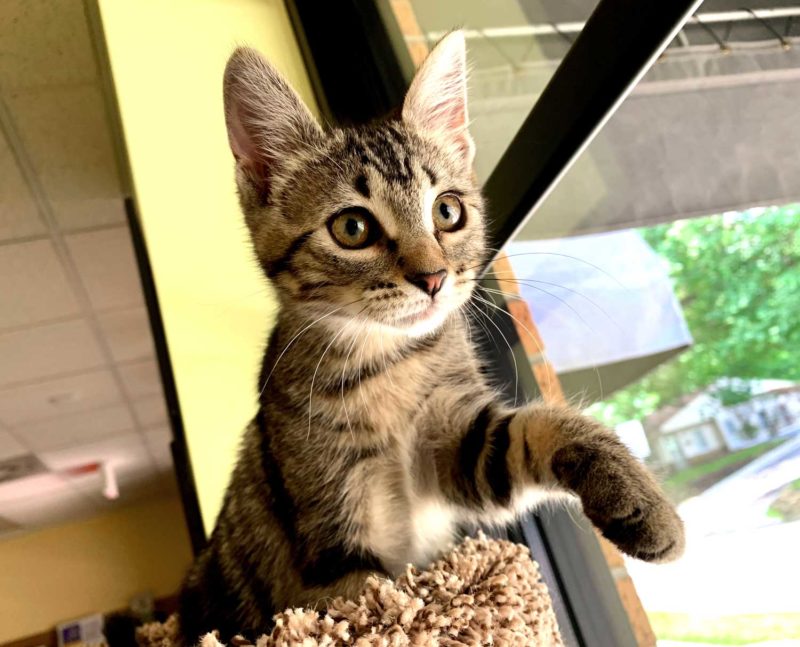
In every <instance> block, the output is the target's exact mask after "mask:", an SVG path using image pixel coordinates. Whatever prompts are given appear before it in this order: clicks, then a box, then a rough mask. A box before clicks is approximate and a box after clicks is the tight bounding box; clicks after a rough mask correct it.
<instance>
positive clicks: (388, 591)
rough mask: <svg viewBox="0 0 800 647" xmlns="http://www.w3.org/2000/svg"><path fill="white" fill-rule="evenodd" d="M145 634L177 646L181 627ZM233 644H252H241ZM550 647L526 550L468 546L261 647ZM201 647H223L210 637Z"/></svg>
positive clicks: (173, 621)
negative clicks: (488, 646)
mask: <svg viewBox="0 0 800 647" xmlns="http://www.w3.org/2000/svg"><path fill="white" fill-rule="evenodd" d="M178 622H179V620H178V619H177V618H176V617H175V616H173V617H172V618H170V619H169V620H168V621H167V622H166V623H164V624H150V625H146V626H144V627H143V628H141V629H140V630H139V632H138V635H137V639H138V642H139V645H140V647H176V642H175V640H174V637H175V636H176V629H177V623H178ZM231 644H232V645H235V646H237V647H243V646H245V645H248V644H249V643H248V641H246V640H244V639H239V638H236V639H234V640H233V641H232V642H231ZM295 645H297V646H302V647H334V646H336V647H338V646H340V645H342V646H344V645H352V646H354V647H406V646H408V647H423V646H425V647H427V646H437V647H466V646H469V647H472V646H477V645H498V646H501V645H502V646H503V647H505V646H511V645H514V646H517V645H518V646H519V647H534V646H535V647H551V646H556V645H558V646H560V645H563V643H562V641H561V636H560V634H559V631H558V625H557V623H556V617H555V613H554V612H553V607H552V604H551V601H550V595H549V594H548V592H547V587H546V586H545V584H544V582H542V579H541V575H540V573H539V567H538V566H537V564H536V563H535V562H534V561H533V560H532V559H531V557H530V553H529V552H528V549H527V548H526V547H525V546H521V545H519V544H513V543H511V542H508V541H500V540H493V539H487V538H485V537H483V536H481V537H479V538H477V539H469V538H468V539H466V540H464V541H463V542H462V543H461V544H460V545H459V546H458V547H457V548H455V549H453V550H452V551H451V552H450V553H448V554H447V555H445V556H444V557H443V558H442V559H440V560H439V561H437V562H435V563H434V564H432V565H431V566H430V567H429V568H428V569H427V570H424V571H418V570H416V569H414V568H412V567H411V566H409V567H408V569H407V570H406V572H405V573H404V574H403V575H402V576H400V577H399V578H397V579H396V580H394V581H392V580H387V579H379V578H377V577H376V578H370V579H369V580H367V583H366V585H365V587H364V592H363V593H362V594H361V595H360V596H359V597H358V599H355V600H344V599H342V598H337V599H335V600H333V601H332V602H331V603H330V605H329V606H328V609H327V613H326V614H324V615H323V614H322V613H318V612H317V611H313V610H309V609H287V610H286V611H284V612H282V613H278V614H276V615H275V627H274V628H273V630H272V632H271V633H270V634H269V635H264V636H262V637H261V638H259V639H258V640H257V641H256V647H290V646H295ZM200 647H221V643H220V642H219V641H218V640H217V638H216V637H215V636H214V634H207V635H206V636H205V637H204V638H203V639H202V641H201V643H200Z"/></svg>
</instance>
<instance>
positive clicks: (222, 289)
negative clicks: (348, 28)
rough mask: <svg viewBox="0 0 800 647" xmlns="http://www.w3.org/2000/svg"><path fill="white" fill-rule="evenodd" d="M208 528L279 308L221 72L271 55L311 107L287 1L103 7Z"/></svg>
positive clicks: (177, 0) (154, 0)
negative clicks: (260, 261) (243, 198)
mask: <svg viewBox="0 0 800 647" xmlns="http://www.w3.org/2000/svg"><path fill="white" fill-rule="evenodd" d="M99 6H100V12H101V17H102V22H103V29H104V32H105V37H106V41H107V46H108V52H109V57H110V60H111V68H112V74H113V78H114V85H115V88H116V92H117V98H118V101H119V105H120V112H121V116H122V123H123V129H124V136H125V142H126V146H127V149H128V157H129V161H130V165H131V168H132V173H133V183H134V189H135V195H136V200H137V204H138V207H139V211H140V215H141V218H142V221H143V226H144V231H145V237H146V240H147V247H148V251H149V255H150V261H151V263H152V266H153V271H154V275H155V281H156V287H157V290H158V297H159V300H160V304H161V310H162V315H163V317H164V324H165V328H166V335H167V342H168V345H169V350H170V356H171V358H172V363H173V369H174V372H175V377H176V382H177V386H178V395H179V398H180V403H181V410H182V414H183V420H184V424H185V427H186V433H187V440H188V446H189V454H190V459H191V462H192V466H193V471H194V476H195V482H196V484H197V489H198V494H199V498H200V504H201V509H202V512H203V520H204V523H205V527H206V530H207V531H210V529H211V527H212V526H213V522H214V518H215V517H216V513H217V511H218V509H219V505H220V503H221V501H222V494H223V490H224V488H225V485H226V483H227V480H228V476H229V473H230V467H231V466H232V463H233V460H234V454H235V450H236V446H237V441H238V438H239V435H240V433H241V430H242V429H243V428H244V426H245V425H246V423H247V421H248V420H249V419H250V418H251V417H252V416H253V414H254V413H255V406H256V405H255V403H256V378H257V372H258V364H259V361H260V357H261V350H262V348H263V344H264V342H265V340H266V333H267V330H268V327H269V325H270V323H271V319H272V312H273V301H272V299H271V297H270V295H269V293H268V290H267V288H266V285H265V281H264V279H262V277H261V275H260V273H259V271H258V270H257V269H256V265H255V262H254V261H253V259H252V257H251V253H250V249H249V243H248V239H247V235H246V230H245V228H244V224H243V220H242V217H241V215H240V213H239V207H238V204H237V201H236V197H235V191H234V181H233V158H232V156H231V154H230V151H229V149H228V144H227V137H226V133H225V125H224V120H223V110H222V95H221V89H222V73H223V69H224V67H225V63H226V61H227V58H228V56H229V55H230V53H231V52H232V50H233V48H234V46H235V45H237V44H248V45H252V46H254V47H257V48H258V49H260V50H261V51H262V52H264V53H265V54H266V55H267V56H268V58H270V60H272V62H273V63H274V64H275V65H276V66H277V67H278V68H279V69H281V70H282V71H283V72H284V74H285V75H286V76H287V77H288V79H289V80H290V81H291V82H292V83H293V84H294V86H295V87H296V88H297V90H298V92H299V93H300V94H301V95H302V96H303V98H304V99H305V100H306V101H307V102H308V103H309V105H311V101H312V93H311V88H310V84H309V82H308V78H307V76H306V72H305V68H304V67H303V63H302V59H301V56H300V52H299V49H298V47H297V43H296V41H295V37H294V33H293V31H292V28H291V25H290V23H289V19H288V16H287V14H286V10H285V7H284V3H283V2H282V1H281V0H216V1H215V0H169V1H168V2H165V1H164V0H99Z"/></svg>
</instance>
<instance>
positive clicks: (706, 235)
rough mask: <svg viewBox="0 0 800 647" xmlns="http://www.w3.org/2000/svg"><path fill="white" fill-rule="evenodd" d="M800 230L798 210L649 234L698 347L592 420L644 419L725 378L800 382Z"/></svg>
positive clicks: (708, 220) (760, 212) (732, 216)
mask: <svg viewBox="0 0 800 647" xmlns="http://www.w3.org/2000/svg"><path fill="white" fill-rule="evenodd" d="M798 229H800V205H797V204H795V205H788V206H784V207H771V208H766V209H751V210H749V211H745V212H741V213H726V214H722V215H717V216H708V217H705V218H696V219H691V220H680V221H677V222H673V223H668V224H664V225H657V226H655V227H650V228H647V229H642V230H641V234H642V236H643V237H644V238H645V240H646V241H647V242H648V243H649V244H650V245H651V246H652V247H653V249H655V251H656V252H657V253H658V254H659V255H661V257H662V258H663V260H664V262H665V264H666V266H667V269H668V271H669V273H670V276H671V277H672V279H673V282H674V289H675V294H676V295H677V297H678V299H679V300H680V303H681V306H682V307H683V311H684V315H685V317H686V322H687V324H688V326H689V330H690V332H691V334H692V337H693V338H694V344H693V345H692V347H691V348H690V349H688V350H687V351H685V352H684V353H682V354H681V355H679V356H678V357H676V358H674V359H673V360H671V361H670V362H668V363H666V364H663V365H661V366H660V367H658V368H657V369H656V370H654V371H653V372H652V373H650V374H649V375H647V376H645V377H644V378H643V379H642V380H640V381H639V382H637V383H636V384H634V385H632V386H629V387H627V388H626V389H624V390H622V391H620V392H618V393H616V394H615V395H614V396H613V397H611V398H610V399H608V400H606V401H605V402H603V403H600V404H597V405H595V407H594V409H593V413H595V415H599V416H600V417H601V418H602V419H604V420H605V421H606V422H608V423H610V424H616V423H619V422H622V421H624V420H631V419H636V418H642V417H644V416H646V415H648V414H649V413H651V412H653V411H655V410H656V409H658V408H659V407H661V406H663V405H665V404H669V403H670V402H672V401H674V400H675V399H677V398H679V397H680V396H681V395H685V394H688V393H691V392H693V391H696V390H698V389H701V388H704V387H707V386H709V385H710V384H712V383H714V382H715V381H716V380H718V379H719V378H721V377H739V378H745V379H752V378H778V379H789V380H800V233H798Z"/></svg>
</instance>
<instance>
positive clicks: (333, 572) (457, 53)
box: [181, 33, 683, 643]
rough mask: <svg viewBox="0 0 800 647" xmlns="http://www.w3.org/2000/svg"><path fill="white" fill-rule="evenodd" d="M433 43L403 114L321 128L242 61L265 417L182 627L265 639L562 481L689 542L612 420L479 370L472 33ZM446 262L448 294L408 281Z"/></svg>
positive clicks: (611, 514) (243, 173)
mask: <svg viewBox="0 0 800 647" xmlns="http://www.w3.org/2000/svg"><path fill="white" fill-rule="evenodd" d="M449 50H453V51H449ZM437 52H438V53H437ZM431 60H432V61H433V62H432V63H430V64H428V63H426V64H425V65H424V66H423V68H422V69H421V71H420V73H419V75H418V77H417V80H416V81H415V84H414V86H412V91H411V93H410V95H409V97H410V98H409V100H408V101H407V105H406V106H405V107H404V110H403V118H402V119H400V120H393V121H385V122H381V123H377V124H373V125H370V126H367V127H364V128H361V129H350V130H335V129H332V130H327V131H323V129H321V128H320V127H319V126H318V125H317V124H316V123H314V122H313V119H312V118H311V116H310V115H309V113H308V112H307V111H306V110H305V108H304V107H303V106H302V104H301V103H300V101H299V99H298V98H297V97H296V95H294V93H293V92H292V91H291V90H290V89H289V88H288V86H287V85H286V84H285V82H283V81H282V80H281V79H280V77H278V75H277V73H276V72H275V71H274V70H273V69H272V68H271V67H270V66H269V65H268V64H267V63H266V62H265V61H263V59H261V58H260V57H259V56H258V55H257V54H256V53H254V52H252V51H249V50H239V51H237V52H236V53H235V54H234V57H233V58H232V61H231V63H230V64H229V67H228V71H227V73H226V85H225V91H226V107H227V117H228V126H229V132H230V134H231V146H232V148H233V151H234V154H235V156H236V158H237V183H238V187H239V193H240V198H241V204H242V209H243V211H244V214H245V218H246V222H247V224H248V226H249V228H250V231H251V234H252V239H253V244H254V248H255V253H256V256H257V258H258V260H259V262H260V264H261V266H262V267H263V269H264V272H265V274H266V275H267V276H268V277H269V278H270V279H271V281H272V284H273V286H274V287H275V289H276V294H277V296H278V299H279V302H280V312H279V314H278V318H277V323H276V325H275V328H274V330H273V331H272V334H271V337H270V340H269V343H268V345H267V350H266V353H265V356H264V361H263V366H262V370H261V375H260V379H259V388H260V390H261V393H260V396H259V407H258V412H257V414H256V415H255V417H254V419H253V421H252V423H251V424H250V425H249V427H248V428H247V430H246V431H245V434H244V437H243V440H242V446H241V450H240V452H239V458H238V462H237V464H236V467H235V469H234V472H233V475H232V478H231V482H230V485H229V487H228V490H227V493H226V496H225V499H224V503H223V506H222V510H221V512H220V514H219V518H218V520H217V523H216V527H215V529H214V532H213V534H212V536H211V538H210V541H209V544H208V546H207V547H206V549H205V550H204V551H203V552H202V553H201V555H200V556H199V557H198V558H197V560H196V561H195V563H194V565H193V566H192V568H191V570H190V572H189V573H188V575H187V577H186V580H185V582H184V587H183V590H182V595H181V619H182V620H181V621H182V627H183V632H184V638H185V641H186V642H187V643H191V642H194V641H195V639H196V638H197V637H198V636H199V635H200V634H201V633H202V632H205V631H208V630H211V629H213V628H217V629H219V630H220V632H221V634H222V636H223V639H228V638H230V637H231V635H233V634H234V633H236V632H239V631H243V632H245V633H247V634H249V636H250V637H251V638H254V637H255V636H256V635H257V634H258V633H260V632H262V631H264V630H266V629H268V627H269V623H270V616H271V613H272V612H273V611H274V610H276V609H282V608H284V607H287V606H300V605H311V606H314V605H322V604H324V601H325V600H326V599H327V598H328V597H330V596H335V595H354V594H356V593H357V592H358V591H359V590H360V588H361V587H362V585H363V582H364V579H365V577H366V576H367V575H368V574H370V573H380V574H385V575H395V574H397V573H398V572H400V571H401V570H402V569H403V568H404V567H405V565H406V564H408V563H414V564H418V565H423V564H425V563H427V562H428V561H429V560H430V559H432V558H433V557H435V556H436V555H437V554H438V553H440V552H441V551H442V550H443V549H444V548H446V547H447V546H448V544H449V542H450V541H451V540H452V539H453V537H454V533H455V529H456V527H457V526H458V524H460V523H463V522H467V521H469V522H487V523H504V522H506V521H508V520H510V519H511V518H513V516H514V515H515V514H518V513H519V512H521V511H523V510H526V509H529V508H530V507H531V506H532V505H535V504H536V503H537V502H541V501H543V500H545V499H553V498H555V497H558V496H563V495H564V494H566V493H571V494H573V495H577V496H578V497H579V498H580V500H581V501H582V503H583V507H584V510H585V512H586V513H587V515H588V516H589V517H590V518H591V519H592V521H593V522H594V523H595V524H597V526H598V527H599V528H600V529H601V531H603V532H604V533H605V534H606V535H607V536H608V537H609V538H610V539H611V540H612V541H614V542H615V543H617V545H619V546H620V547H621V548H622V549H623V550H625V551H627V552H628V553H630V554H632V555H634V556H638V557H641V558H643V559H650V560H661V559H668V558H672V557H674V556H676V555H677V554H679V553H680V551H681V548H682V544H683V535H682V526H681V523H680V520H679V519H678V517H677V516H676V515H675V513H674V511H673V509H672V507H671V506H670V505H669V504H668V503H667V501H666V499H665V498H664V496H663V495H662V494H661V492H660V490H659V488H658V487H657V485H656V484H655V482H654V481H653V480H652V478H651V477H650V476H649V475H648V474H647V473H646V472H645V471H644V469H643V468H642V467H641V466H640V465H639V463H638V462H637V461H635V460H634V459H633V458H632V457H631V456H630V455H629V453H628V452H627V451H626V450H625V448H624V447H623V446H622V445H621V443H619V441H617V439H616V437H615V436H614V435H613V433H611V432H610V431H608V430H606V429H604V428H603V427H601V426H600V425H599V424H598V423H596V422H594V421H592V420H590V419H587V418H584V417H582V416H580V415H579V414H577V413H575V412H573V411H569V410H567V409H556V408H550V407H545V406H542V405H537V404H531V405H527V406H525V407H522V408H519V409H512V408H510V407H508V406H507V405H506V404H504V403H503V402H502V400H501V399H500V397H499V396H498V394H497V392H496V391H495V390H494V389H493V388H492V387H491V385H489V384H487V381H486V378H485V377H484V375H483V373H482V372H481V370H480V367H479V362H478V360H477V358H476V354H475V350H474V349H473V348H472V346H471V344H470V342H469V337H468V334H467V330H466V328H465V320H464V318H463V314H462V307H463V306H464V304H465V303H466V302H467V301H468V299H469V298H470V294H471V291H472V285H473V284H474V283H473V279H474V278H475V277H476V268H478V267H479V266H480V265H481V263H482V262H483V261H484V259H485V258H486V249H485V247H484V232H483V203H482V200H481V196H480V193H479V191H478V188H477V187H476V185H475V181H474V179H473V175H472V172H471V168H470V166H471V150H472V145H471V142H466V140H465V137H466V138H468V134H466V131H465V126H464V125H465V124H466V105H465V104H463V95H464V92H463V76H464V73H463V69H462V68H463V38H461V37H460V35H459V34H457V33H456V34H453V35H451V36H449V37H447V38H446V39H445V41H444V42H443V43H442V44H440V45H439V46H438V47H437V49H436V50H435V52H434V54H433V55H432V59H431ZM443 61H444V62H443ZM459 65H461V66H462V68H458V69H450V68H451V67H452V66H456V67H458V66H459ZM441 74H446V75H448V79H447V83H444V84H442V83H438V84H437V75H441ZM453 79H455V81H454V80H453ZM459 79H460V84H461V85H459V81H458V80H459ZM448 84H449V85H448ZM448 88H450V90H448ZM430 95H433V96H432V97H431V98H430V101H432V102H433V104H434V105H431V106H428V105H426V100H428V99H426V97H430ZM448 102H450V103H453V102H455V104H458V105H450V104H449V103H448ZM458 102H461V104H459V103H458ZM276 106H277V107H278V108H276ZM276 109H278V110H279V112H277V113H275V112H272V113H269V112H268V110H273V111H274V110H276ZM459 120H461V121H463V123H462V124H461V126H459V123H461V122H460V121H459ZM444 192H448V193H450V194H452V195H455V196H458V199H459V200H460V201H461V204H462V205H463V217H465V218H466V222H465V224H464V226H463V227H461V228H460V229H458V230H454V231H452V232H449V233H448V232H443V231H441V230H437V229H436V227H435V226H434V223H433V220H432V218H431V214H430V210H431V205H433V204H434V200H435V198H436V196H437V195H439V194H441V193H444ZM353 207H358V208H359V209H361V210H368V212H369V213H370V214H372V216H373V217H374V219H375V221H376V222H377V223H379V224H380V227H381V230H380V231H381V235H380V237H379V239H377V241H376V242H375V243H374V244H373V245H370V246H369V247H366V248H364V249H357V250H350V249H343V248H342V247H341V246H339V245H337V243H336V242H335V241H334V240H333V239H332V235H331V233H330V231H329V230H328V228H327V227H326V223H327V221H328V219H329V218H330V217H331V215H332V214H337V213H340V212H341V211H342V210H346V209H348V208H353ZM440 270H446V272H447V276H446V277H445V279H444V282H443V283H442V285H441V289H440V291H439V292H438V293H436V294H435V296H434V297H431V296H429V294H428V293H426V292H425V290H424V289H420V287H418V285H417V284H415V283H413V282H412V281H411V280H410V278H409V277H410V276H412V277H413V276H417V275H419V274H420V273H427V272H437V271H440ZM417 283H419V281H417Z"/></svg>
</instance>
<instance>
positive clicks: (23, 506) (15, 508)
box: [3, 488, 100, 529]
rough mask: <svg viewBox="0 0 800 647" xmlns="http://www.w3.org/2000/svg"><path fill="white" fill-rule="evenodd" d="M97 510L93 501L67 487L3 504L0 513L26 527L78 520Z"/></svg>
mask: <svg viewBox="0 0 800 647" xmlns="http://www.w3.org/2000/svg"><path fill="white" fill-rule="evenodd" d="M98 512H100V508H99V507H98V505H97V502H96V501H94V500H93V499H92V498H91V497H87V496H84V495H82V494H80V493H79V492H77V491H76V490H72V489H70V488H63V489H61V490H58V491H55V492H49V493H47V494H42V495H40V496H35V497H30V498H27V499H21V500H17V501H12V502H8V503H5V504H3V516H4V517H5V518H7V519H10V520H11V521H13V522H14V523H18V524H20V525H21V526H24V527H25V528H27V529H31V528H41V527H43V526H49V525H52V524H56V523H66V522H69V521H77V520H78V519H82V518H84V517H88V516H90V515H92V514H96V513H98Z"/></svg>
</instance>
